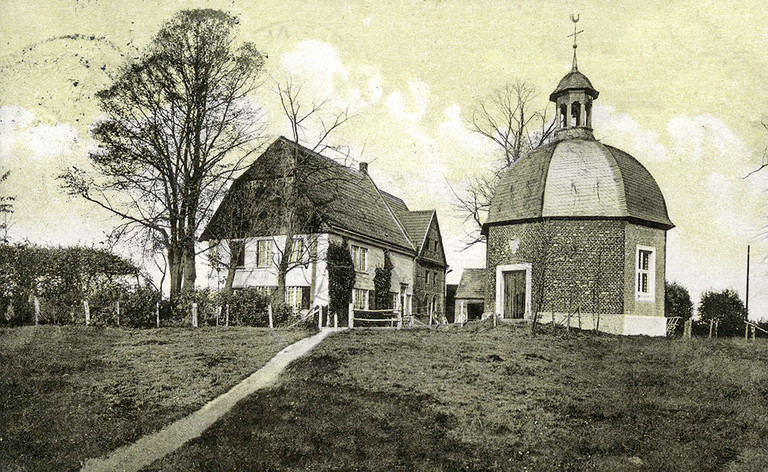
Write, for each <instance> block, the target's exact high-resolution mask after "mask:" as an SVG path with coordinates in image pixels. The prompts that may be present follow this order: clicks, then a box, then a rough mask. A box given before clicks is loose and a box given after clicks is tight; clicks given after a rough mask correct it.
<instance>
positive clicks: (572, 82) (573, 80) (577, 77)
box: [549, 67, 599, 102]
mask: <svg viewBox="0 0 768 472" xmlns="http://www.w3.org/2000/svg"><path fill="white" fill-rule="evenodd" d="M567 90H586V91H587V93H588V94H589V95H591V96H592V98H597V96H598V95H599V92H598V91H597V90H595V88H594V87H593V86H592V82H590V81H589V79H588V78H587V76H586V75H584V74H582V73H581V72H579V70H578V69H576V67H574V68H573V70H571V71H570V72H569V73H567V74H565V77H563V78H562V79H560V83H559V84H557V88H556V89H555V91H554V92H552V93H551V94H550V95H549V99H550V100H551V101H553V102H554V101H556V100H557V97H558V96H560V95H561V94H562V93H563V92H565V91H567Z"/></svg>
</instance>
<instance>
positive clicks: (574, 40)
mask: <svg viewBox="0 0 768 472" xmlns="http://www.w3.org/2000/svg"><path fill="white" fill-rule="evenodd" d="M571 21H573V34H569V35H568V37H569V38H570V37H571V36H573V69H572V70H579V67H578V65H577V63H576V48H577V47H578V45H577V44H576V37H577V36H578V35H579V33H583V32H584V30H579V31H577V30H576V23H578V22H579V15H578V14H576V16H573V14H571Z"/></svg>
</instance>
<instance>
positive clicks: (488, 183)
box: [452, 81, 555, 247]
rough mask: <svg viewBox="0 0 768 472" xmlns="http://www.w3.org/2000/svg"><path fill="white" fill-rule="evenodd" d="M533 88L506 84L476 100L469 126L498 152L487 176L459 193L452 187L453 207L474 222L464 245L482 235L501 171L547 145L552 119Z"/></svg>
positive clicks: (470, 244) (553, 122) (472, 243)
mask: <svg viewBox="0 0 768 472" xmlns="http://www.w3.org/2000/svg"><path fill="white" fill-rule="evenodd" d="M535 98H536V90H535V88H534V87H533V86H532V85H530V84H529V83H527V82H521V81H517V82H514V83H508V84H506V85H504V86H503V87H501V88H499V89H497V90H494V91H493V92H492V93H491V94H490V95H488V96H487V97H486V98H484V99H481V100H479V101H478V103H477V106H476V107H475V109H474V110H473V112H472V118H471V120H470V122H469V123H468V126H469V128H470V129H471V130H472V131H474V132H476V133H478V134H480V135H481V136H484V137H486V138H488V139H489V140H491V141H492V142H493V143H495V144H496V145H497V148H498V150H499V151H500V153H501V157H500V158H499V160H498V162H497V164H496V166H495V168H494V169H493V171H492V172H491V174H490V175H487V176H483V177H480V178H477V179H474V180H472V181H470V182H469V183H468V185H467V186H466V187H465V188H464V189H463V190H462V191H460V192H457V191H455V190H453V189H452V191H453V195H454V207H455V209H456V210H457V211H458V212H459V213H460V214H462V215H464V217H465V221H472V222H474V224H475V225H474V226H475V230H474V231H473V232H472V233H471V234H469V235H468V241H467V245H466V247H469V246H472V245H474V244H476V243H478V242H483V241H484V240H485V238H484V237H483V236H481V235H480V229H481V227H482V224H483V221H485V219H486V218H487V216H488V210H489V209H490V206H491V200H492V198H493V193H494V191H495V189H496V185H497V184H498V181H499V177H500V175H501V173H502V172H503V171H504V170H506V169H508V168H509V167H510V166H511V165H512V164H514V163H515V161H517V160H518V159H520V158H521V157H523V156H524V155H526V154H527V153H529V152H531V151H533V150H535V149H537V148H539V147H541V146H542V145H544V144H546V143H547V142H548V141H549V139H550V138H551V136H552V132H553V131H554V128H555V121H554V120H552V119H550V118H548V117H547V111H546V108H544V109H541V110H539V109H535V108H534V106H533V102H534V100H535Z"/></svg>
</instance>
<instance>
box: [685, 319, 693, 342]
mask: <svg viewBox="0 0 768 472" xmlns="http://www.w3.org/2000/svg"><path fill="white" fill-rule="evenodd" d="M692 332H693V319H691V318H688V319H687V320H685V331H684V332H683V336H684V337H686V338H688V339H690V338H691V335H692Z"/></svg>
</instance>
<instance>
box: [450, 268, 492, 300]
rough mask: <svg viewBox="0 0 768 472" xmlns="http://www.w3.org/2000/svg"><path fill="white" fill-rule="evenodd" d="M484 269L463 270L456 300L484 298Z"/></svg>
mask: <svg viewBox="0 0 768 472" xmlns="http://www.w3.org/2000/svg"><path fill="white" fill-rule="evenodd" d="M485 274H486V269H464V271H463V272H462V273H461V281H460V282H459V288H458V289H457V290H456V298H457V299H458V298H485Z"/></svg>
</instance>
